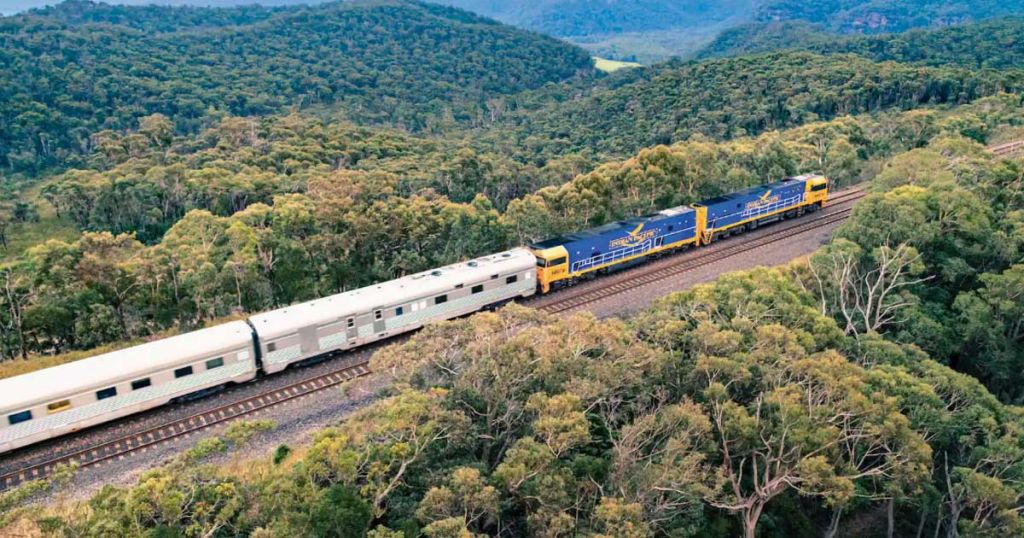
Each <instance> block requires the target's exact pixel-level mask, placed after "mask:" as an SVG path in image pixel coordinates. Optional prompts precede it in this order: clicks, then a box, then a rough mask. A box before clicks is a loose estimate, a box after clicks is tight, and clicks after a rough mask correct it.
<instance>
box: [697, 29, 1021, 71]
mask: <svg viewBox="0 0 1024 538" xmlns="http://www.w3.org/2000/svg"><path fill="white" fill-rule="evenodd" d="M780 50H808V51H813V52H817V53H820V54H851V53H852V54H857V55H859V56H863V57H865V58H868V59H871V60H874V61H895V62H901V63H908V64H916V65H929V66H942V65H948V66H953V67H974V68H991V69H1008V68H1021V67H1024V18H1021V17H1005V18H997V19H989V20H985V21H982V22H977V23H969V24H960V25H955V26H949V27H944V28H916V29H913V30H908V31H905V32H901V33H894V34H876V35H845V36H837V35H836V34H833V33H829V32H827V31H826V30H825V28H824V27H822V26H820V25H816V24H811V23H808V22H805V21H778V22H770V23H751V24H745V25H740V26H737V27H735V28H732V29H730V30H727V31H725V32H722V33H721V34H720V35H719V36H718V37H717V38H715V40H714V41H712V42H711V43H710V44H709V45H708V46H707V47H705V48H704V49H702V50H700V51H698V52H697V54H695V55H694V58H695V59H697V60H706V59H709V58H721V57H729V56H744V55H749V54H763V53H767V52H775V51H780Z"/></svg>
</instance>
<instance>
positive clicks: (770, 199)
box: [746, 191, 782, 209]
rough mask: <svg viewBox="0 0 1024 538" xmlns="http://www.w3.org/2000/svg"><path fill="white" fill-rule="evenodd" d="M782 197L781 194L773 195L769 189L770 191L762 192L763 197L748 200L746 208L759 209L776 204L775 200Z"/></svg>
mask: <svg viewBox="0 0 1024 538" xmlns="http://www.w3.org/2000/svg"><path fill="white" fill-rule="evenodd" d="M781 199H782V197H781V196H779V195H778V194H776V195H774V196H773V195H772V191H768V192H766V193H764V194H762V195H761V197H760V198H758V199H757V200H754V201H753V202H747V207H746V208H747V209H758V208H761V207H764V206H766V205H771V204H774V203H775V202H778V201H779V200H781Z"/></svg>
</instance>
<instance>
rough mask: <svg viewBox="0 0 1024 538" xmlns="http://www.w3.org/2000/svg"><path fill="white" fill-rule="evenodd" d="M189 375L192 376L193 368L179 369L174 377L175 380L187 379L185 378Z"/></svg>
mask: <svg viewBox="0 0 1024 538" xmlns="http://www.w3.org/2000/svg"><path fill="white" fill-rule="evenodd" d="M189 375H192V367H191V366H186V367H184V368H178V369H177V370H175V371H174V377H175V378H179V377H185V376H189Z"/></svg>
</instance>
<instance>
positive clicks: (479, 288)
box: [470, 284, 484, 294]
mask: <svg viewBox="0 0 1024 538" xmlns="http://www.w3.org/2000/svg"><path fill="white" fill-rule="evenodd" d="M470 291H471V292H473V293H474V294H477V293H480V292H482V291H484V285H483V284H477V285H476V286H473V289H471V290H470Z"/></svg>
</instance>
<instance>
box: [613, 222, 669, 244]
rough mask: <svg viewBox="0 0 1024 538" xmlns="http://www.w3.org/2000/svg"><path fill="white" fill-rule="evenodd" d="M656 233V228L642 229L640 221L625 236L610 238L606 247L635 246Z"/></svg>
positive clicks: (642, 224)
mask: <svg viewBox="0 0 1024 538" xmlns="http://www.w3.org/2000/svg"><path fill="white" fill-rule="evenodd" d="M657 234H658V230H656V229H655V230H644V223H643V222H641V223H640V224H639V225H637V227H636V228H635V229H633V231H632V232H629V234H628V235H627V236H626V237H620V238H619V239H612V240H611V241H609V242H608V248H624V247H635V246H637V245H639V244H640V243H643V242H644V241H647V240H648V239H651V238H653V237H654V236H655V235H657Z"/></svg>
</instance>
